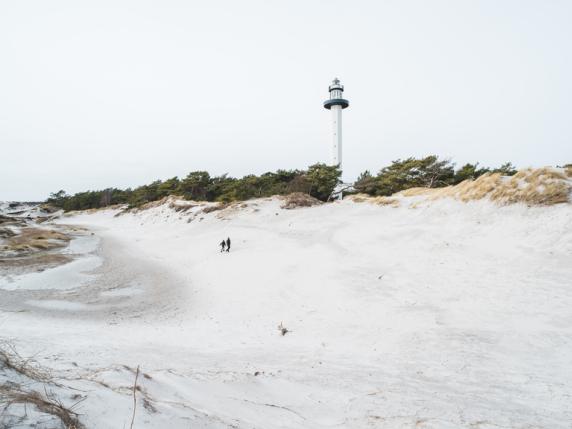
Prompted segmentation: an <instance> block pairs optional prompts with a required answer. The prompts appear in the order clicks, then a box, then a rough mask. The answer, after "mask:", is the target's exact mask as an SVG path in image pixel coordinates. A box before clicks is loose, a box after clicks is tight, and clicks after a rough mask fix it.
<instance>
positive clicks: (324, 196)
mask: <svg viewBox="0 0 572 429" xmlns="http://www.w3.org/2000/svg"><path fill="white" fill-rule="evenodd" d="M341 174H342V172H341V170H340V169H339V168H338V167H337V166H328V165H325V164H314V165H311V166H310V167H308V168H307V169H306V170H278V171H276V172H268V173H264V174H261V175H260V176H257V175H254V174H250V175H247V176H244V177H242V178H234V177H229V176H228V175H227V174H223V175H221V176H211V175H210V174H209V173H208V172H207V171H192V172H190V173H189V174H188V175H187V176H186V177H184V178H182V179H179V178H178V177H173V178H171V179H167V180H156V181H154V182H152V183H150V184H148V185H143V186H139V187H137V188H134V189H131V188H127V189H118V188H108V189H103V190H98V191H86V192H79V193H76V194H74V195H68V194H67V193H66V192H65V191H64V190H60V191H58V192H54V193H52V194H50V197H49V198H48V199H47V202H48V203H49V204H52V205H54V206H56V207H60V208H62V209H64V210H65V211H70V210H86V209H92V208H99V207H106V206H110V205H115V204H127V205H128V206H129V207H138V206H141V205H143V204H145V203H148V202H151V201H157V200H160V199H161V198H164V197H167V196H169V195H177V196H180V197H183V198H185V199H188V200H194V201H219V202H231V201H244V200H248V199H252V198H261V197H270V196H273V195H286V194H290V193H293V192H303V193H305V194H309V195H311V196H313V197H315V198H317V199H319V200H322V201H327V200H328V198H330V196H331V194H332V192H333V191H334V189H335V187H336V186H337V184H338V183H339V182H340V177H341Z"/></svg>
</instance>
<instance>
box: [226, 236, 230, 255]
mask: <svg viewBox="0 0 572 429" xmlns="http://www.w3.org/2000/svg"><path fill="white" fill-rule="evenodd" d="M226 251H227V252H230V237H228V238H227V239H226Z"/></svg>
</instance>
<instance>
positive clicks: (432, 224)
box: [0, 199, 572, 429]
mask: <svg viewBox="0 0 572 429" xmlns="http://www.w3.org/2000/svg"><path fill="white" fill-rule="evenodd" d="M404 201H406V199H404ZM416 207H417V208H410V207H409V205H408V204H405V203H403V204H400V206H399V207H391V206H376V205H372V204H368V203H361V204H359V203H354V202H351V201H344V202H338V203H334V204H327V205H322V206H317V207H311V208H302V209H295V210H283V209H281V208H280V202H279V201H278V200H260V201H252V202H249V203H248V204H247V206H246V207H242V208H240V209H236V208H229V209H226V210H223V211H214V212H211V213H202V212H201V210H202V208H201V206H196V207H192V208H190V209H189V210H186V211H177V210H176V209H174V208H173V207H171V206H169V205H168V204H165V205H161V206H157V207H154V208H150V209H148V210H144V211H140V212H137V213H131V214H124V215H121V216H115V215H116V214H117V211H113V210H108V211H100V212H96V213H91V214H85V215H76V216H73V217H67V218H62V219H61V220H60V221H59V222H60V223H65V224H70V225H78V226H82V227H86V228H88V229H89V230H90V231H93V232H95V236H94V237H96V239H97V240H98V245H97V248H95V249H94V250H93V251H92V252H89V254H87V255H86V258H89V257H93V258H98V260H99V263H98V264H97V266H95V267H93V266H92V267H89V269H88V273H87V274H86V273H83V274H82V275H84V276H86V279H85V281H82V282H79V283H76V284H77V286H76V287H70V288H63V287H58V280H57V276H56V279H55V280H54V279H51V278H49V277H48V276H49V271H50V270H46V271H45V272H44V273H39V274H36V277H35V278H34V279H32V280H29V281H28V284H30V282H31V284H32V285H34V284H36V285H37V287H36V288H34V287H33V286H32V287H29V286H28V287H26V288H17V287H15V286H14V284H15V282H16V283H17V281H18V280H17V279H16V280H15V279H11V280H10V281H8V280H6V279H3V280H0V289H1V290H0V294H1V295H0V296H1V297H2V302H1V303H0V309H2V313H0V329H1V336H2V337H4V338H9V339H11V341H12V342H13V343H14V344H15V345H16V346H17V348H18V350H19V351H20V353H21V354H22V355H35V356H36V359H37V360H38V361H39V363H41V364H42V365H44V366H46V367H49V368H51V369H52V372H53V375H54V377H56V378H58V379H59V380H60V381H61V386H60V387H57V386H51V388H52V389H54V391H56V392H57V393H58V394H60V395H61V396H62V398H63V400H64V401H67V403H70V404H71V403H74V402H76V401H74V400H73V399H72V396H73V394H76V393H77V392H76V391H72V390H71V388H73V389H79V391H80V394H81V395H83V396H82V397H85V400H83V401H82V402H81V403H80V404H79V405H78V406H77V407H78V408H77V410H78V412H79V413H81V414H82V416H81V417H80V420H81V421H82V422H83V423H84V424H85V425H86V426H87V427H89V428H109V427H122V426H123V425H127V426H128V425H129V422H130V419H131V412H132V397H131V390H130V389H131V388H132V385H133V382H134V373H133V369H134V368H136V367H137V366H138V365H140V367H141V370H142V371H143V373H144V374H145V376H141V377H140V378H139V379H138V383H139V385H140V386H141V391H139V392H138V395H139V396H138V397H139V401H138V405H137V410H136V418H135V427H145V428H164V427H173V428H188V427H192V428H219V427H220V428H228V427H235V428H326V427H327V428H362V427H363V428H373V427H375V428H411V427H419V428H463V427H466V428H482V429H484V428H498V427H506V428H529V427H540V428H568V427H569V422H570V421H572V408H571V405H570V397H571V396H572V375H571V374H572V372H571V371H570V370H569V363H570V359H571V357H572V330H571V328H570V327H571V326H572V313H571V312H570V308H572V280H571V279H572V264H571V263H570V261H571V258H572V210H571V208H570V204H561V205H556V206H553V207H526V206H522V205H512V206H506V207H499V206H495V205H494V204H492V203H490V202H487V201H478V202H473V203H467V204H464V203H460V202H454V201H450V200H441V201H434V202H432V203H431V204H427V205H421V206H419V205H417V206H416ZM227 236H230V237H231V239H232V242H233V244H232V249H231V252H230V253H228V254H227V253H224V254H221V253H220V252H219V249H218V247H217V246H218V243H219V242H220V241H221V240H222V239H223V238H226V237H227ZM63 267H65V265H64V266H62V268H63ZM76 271H77V270H76ZM80 271H81V270H80ZM64 277H65V276H64ZM72 286H73V285H72ZM280 323H283V325H284V326H285V327H287V328H288V330H289V331H290V332H288V333H287V334H286V335H285V336H282V335H280V333H279V331H278V329H277V327H278V325H279V324H280ZM124 365H126V366H127V367H125V366H124ZM76 399H77V398H76ZM22 427H26V426H22Z"/></svg>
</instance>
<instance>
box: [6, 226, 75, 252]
mask: <svg viewBox="0 0 572 429" xmlns="http://www.w3.org/2000/svg"><path fill="white" fill-rule="evenodd" d="M70 240H71V237H70V236H68V235H66V234H63V233H61V232H59V231H54V230H52V229H40V228H22V230H21V231H20V233H19V234H18V235H15V236H13V237H10V238H8V239H7V240H6V241H5V243H4V248H3V250H10V251H16V252H23V251H32V250H50V249H55V248H58V247H63V246H65V245H66V244H67V242H68V241H70Z"/></svg>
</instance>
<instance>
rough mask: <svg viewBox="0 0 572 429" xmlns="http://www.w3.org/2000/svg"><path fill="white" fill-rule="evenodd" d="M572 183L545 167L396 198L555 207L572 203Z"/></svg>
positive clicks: (415, 190) (492, 175)
mask: <svg viewBox="0 0 572 429" xmlns="http://www.w3.org/2000/svg"><path fill="white" fill-rule="evenodd" d="M571 191H572V184H571V183H570V181H569V180H568V179H567V178H566V175H565V174H563V173H562V172H560V171H557V170H554V169H551V168H548V167H545V168H538V169H525V170H521V171H519V172H518V173H517V174H515V175H514V176H511V177H503V176H501V175H500V174H499V173H487V174H484V175H482V176H481V177H479V178H478V179H476V180H465V181H464V182H461V183H459V184H458V185H455V186H447V187H445V188H431V189H430V188H412V189H407V190H405V191H401V192H399V193H398V194H396V195H401V196H405V197H412V196H426V197H427V198H428V199H429V200H435V199H440V198H455V199H457V200H461V201H464V202H467V201H475V200H481V199H483V198H489V199H490V200H492V201H495V202H497V203H498V204H515V203H524V204H528V205H554V204H560V203H566V202H569V201H570V193H571Z"/></svg>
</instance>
